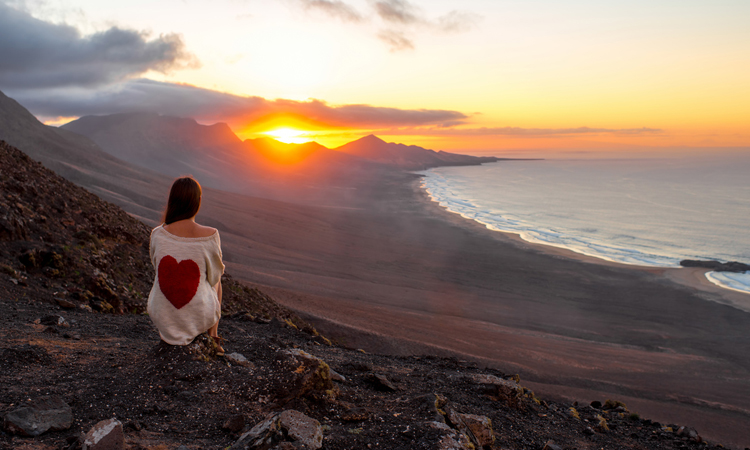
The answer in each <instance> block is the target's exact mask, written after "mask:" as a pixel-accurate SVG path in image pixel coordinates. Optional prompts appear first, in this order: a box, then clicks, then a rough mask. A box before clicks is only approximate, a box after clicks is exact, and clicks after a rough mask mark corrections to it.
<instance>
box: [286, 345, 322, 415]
mask: <svg viewBox="0 0 750 450" xmlns="http://www.w3.org/2000/svg"><path fill="white" fill-rule="evenodd" d="M275 372H276V373H277V375H276V383H275V384H276V385H275V386H274V390H275V396H276V398H277V399H278V400H279V402H280V403H282V404H283V403H285V402H288V401H290V400H292V399H294V398H299V397H304V396H311V397H320V398H324V397H327V396H330V395H333V388H334V386H333V381H332V380H331V369H330V368H329V367H328V364H326V363H325V361H323V360H322V359H320V358H318V357H316V356H313V355H311V354H309V353H307V352H305V351H304V350H300V349H298V348H293V349H288V350H281V351H279V352H278V353H277V354H276V370H275Z"/></svg>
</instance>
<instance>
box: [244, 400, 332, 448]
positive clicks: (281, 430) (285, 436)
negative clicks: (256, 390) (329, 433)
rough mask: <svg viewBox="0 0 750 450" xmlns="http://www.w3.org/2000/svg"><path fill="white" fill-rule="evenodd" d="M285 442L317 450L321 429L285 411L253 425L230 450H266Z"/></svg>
mask: <svg viewBox="0 0 750 450" xmlns="http://www.w3.org/2000/svg"><path fill="white" fill-rule="evenodd" d="M285 441H286V442H293V443H298V444H301V445H302V446H304V447H302V448H307V449H311V450H317V449H319V448H320V447H322V446H323V427H321V425H320V422H318V421H317V420H315V419H313V418H311V417H308V416H306V415H305V414H303V413H301V412H299V411H295V410H286V411H284V412H282V413H278V414H273V415H271V416H270V417H267V418H266V419H265V420H263V421H262V422H260V423H258V424H257V425H255V426H254V427H253V429H252V430H250V431H248V432H247V433H245V434H243V435H242V437H240V439H239V440H238V441H237V442H236V443H235V444H234V445H233V446H232V450H268V449H270V448H276V447H277V446H278V445H277V444H280V443H283V442H285Z"/></svg>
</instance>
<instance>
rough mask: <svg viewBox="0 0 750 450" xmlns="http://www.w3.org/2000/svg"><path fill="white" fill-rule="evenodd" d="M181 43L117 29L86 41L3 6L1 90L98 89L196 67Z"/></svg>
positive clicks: (73, 31) (68, 30)
mask: <svg viewBox="0 0 750 450" xmlns="http://www.w3.org/2000/svg"><path fill="white" fill-rule="evenodd" d="M196 65H197V61H196V59H195V58H194V57H193V56H192V55H191V54H190V53H189V52H187V51H186V50H185V45H184V43H183V42H182V38H181V37H180V36H179V35H176V34H167V35H162V36H159V37H158V38H155V39H152V40H148V36H147V35H146V34H144V33H141V32H137V31H133V30H124V29H121V28H117V27H112V28H109V29H108V30H105V31H102V32H98V33H94V34H92V35H89V36H81V33H80V32H79V31H78V30H77V29H76V28H74V27H72V26H70V25H57V24H52V23H49V22H45V21H42V20H39V19H36V18H34V17H32V16H31V15H30V14H29V13H27V12H24V11H21V10H18V9H14V8H12V7H10V6H8V5H7V4H5V3H2V2H0V88H3V89H9V88H31V87H33V88H46V87H61V86H86V87H89V86H98V85H105V84H109V83H113V82H117V81H121V80H125V79H127V78H131V77H134V76H138V75H140V74H142V73H144V72H147V71H149V70H154V71H158V72H168V71H170V70H174V69H179V68H184V67H195V66H196Z"/></svg>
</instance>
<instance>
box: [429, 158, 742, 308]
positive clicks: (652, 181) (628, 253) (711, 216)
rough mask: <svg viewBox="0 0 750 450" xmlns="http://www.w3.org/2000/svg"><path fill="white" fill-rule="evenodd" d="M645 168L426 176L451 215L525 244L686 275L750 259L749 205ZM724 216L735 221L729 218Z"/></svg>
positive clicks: (474, 170)
mask: <svg viewBox="0 0 750 450" xmlns="http://www.w3.org/2000/svg"><path fill="white" fill-rule="evenodd" d="M643 167H645V166H642V165H640V164H638V163H625V164H620V165H617V164H614V165H613V164H612V163H611V162H602V163H600V164H597V163H596V162H591V161H586V162H575V161H573V162H571V161H557V162H549V161H544V162H543V161H524V162H521V161H518V162H516V161H514V162H501V163H495V164H491V165H485V166H474V167H449V168H438V169H431V170H428V171H424V172H420V173H421V174H423V175H425V178H424V179H423V183H422V186H423V188H424V189H425V191H426V192H427V193H428V195H429V196H430V198H431V199H432V200H433V201H435V202H437V203H438V204H440V205H441V206H443V207H445V208H446V209H447V210H448V211H451V212H453V213H456V214H459V215H461V216H462V217H464V218H466V219H471V220H474V221H477V222H479V223H481V224H483V225H485V226H486V227H487V228H489V229H491V230H495V231H501V232H507V233H515V234H518V235H519V236H520V237H521V238H522V239H524V240H526V241H528V242H532V243H537V244H544V245H550V246H554V247H558V248H564V249H568V250H572V251H574V252H577V253H580V254H584V255H588V256H592V257H596V258H600V259H604V260H607V261H613V262H617V263H624V264H633V265H639V266H656V267H680V265H679V262H680V261H681V260H683V259H716V260H725V261H726V260H730V259H731V260H740V261H742V260H745V261H747V260H748V259H750V239H747V238H744V236H745V235H746V233H744V226H745V225H744V223H745V220H744V219H742V215H743V214H745V213H748V214H750V208H749V207H748V204H750V201H749V202H743V201H742V200H743V199H742V198H740V199H738V198H736V197H726V196H725V197H722V196H721V195H720V194H721V192H720V191H719V190H718V189H717V190H714V191H707V189H706V187H705V186H697V187H694V189H693V188H691V185H690V184H688V183H695V180H696V173H695V172H694V170H695V169H694V168H693V167H692V166H690V167H687V166H686V167H685V168H683V169H682V172H680V170H677V169H675V167H674V166H673V165H670V166H667V165H664V167H663V171H662V172H660V171H659V170H658V168H657V169H654V167H653V164H651V165H649V166H648V170H644V169H643ZM678 169H679V168H678ZM728 172H729V175H727V171H725V173H723V174H721V175H722V176H723V177H724V181H725V182H727V180H729V181H728V182H729V183H731V182H732V180H734V181H735V184H738V183H739V186H738V185H735V186H731V188H732V190H733V191H734V192H739V193H740V194H742V195H744V196H747V197H750V186H747V182H746V181H743V180H744V178H745V176H744V175H742V176H741V177H740V176H738V177H735V178H732V176H731V171H728ZM704 178H705V177H704ZM613 180H615V181H613ZM737 180H739V181H737ZM704 183H706V184H707V185H708V184H715V183H716V180H713V179H706V180H704ZM741 183H744V185H742V184H741ZM721 187H722V186H720V187H719V188H721ZM724 187H726V186H724ZM743 188H745V189H744V190H743ZM727 210H730V211H733V212H734V216H732V215H726V214H725V211H727ZM717 211H718V212H717ZM718 220H721V222H720V223H719V225H720V226H719V225H717V221H718ZM740 230H741V231H740ZM737 236H741V237H742V239H738V238H737ZM707 278H708V279H709V280H710V281H711V282H712V283H714V284H716V285H718V286H721V287H723V288H727V289H732V290H736V291H740V292H745V293H750V275H748V274H728V273H725V272H721V273H717V272H712V273H710V274H709V275H707ZM743 309H744V308H743Z"/></svg>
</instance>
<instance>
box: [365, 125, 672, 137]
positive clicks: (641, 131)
mask: <svg viewBox="0 0 750 450" xmlns="http://www.w3.org/2000/svg"><path fill="white" fill-rule="evenodd" d="M446 125H447V127H446ZM456 125H460V123H447V124H443V126H441V127H438V128H420V129H415V128H411V129H407V128H401V129H391V130H380V131H378V132H379V133H381V134H384V135H393V136H396V135H404V136H525V137H543V136H565V135H567V136H569V135H579V134H617V135H631V136H640V135H646V134H660V133H663V132H664V130H661V129H658V128H646V127H643V128H590V127H577V128H520V127H481V128H450V127H453V126H456Z"/></svg>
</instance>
